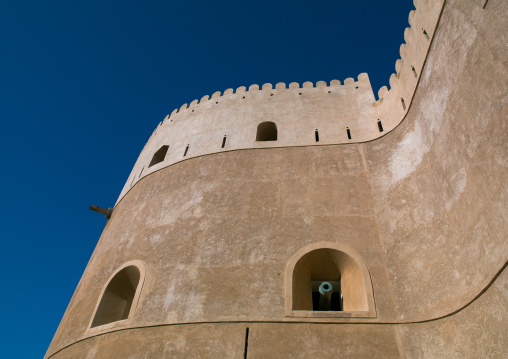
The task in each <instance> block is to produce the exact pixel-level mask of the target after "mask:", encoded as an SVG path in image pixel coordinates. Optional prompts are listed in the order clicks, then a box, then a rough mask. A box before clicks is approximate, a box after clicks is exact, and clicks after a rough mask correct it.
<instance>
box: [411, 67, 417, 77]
mask: <svg viewBox="0 0 508 359" xmlns="http://www.w3.org/2000/svg"><path fill="white" fill-rule="evenodd" d="M411 70H413V75H415V77H418V75H417V74H416V69H415V67H414V66H411Z"/></svg>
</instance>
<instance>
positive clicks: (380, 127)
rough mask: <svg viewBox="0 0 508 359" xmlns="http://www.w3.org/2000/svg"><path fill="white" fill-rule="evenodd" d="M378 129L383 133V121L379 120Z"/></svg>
mask: <svg viewBox="0 0 508 359" xmlns="http://www.w3.org/2000/svg"><path fill="white" fill-rule="evenodd" d="M377 128H378V129H379V132H383V124H382V123H381V120H377Z"/></svg>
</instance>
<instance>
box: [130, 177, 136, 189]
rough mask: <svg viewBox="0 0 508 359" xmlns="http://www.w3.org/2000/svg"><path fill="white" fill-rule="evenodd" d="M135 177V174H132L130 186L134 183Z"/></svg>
mask: <svg viewBox="0 0 508 359" xmlns="http://www.w3.org/2000/svg"><path fill="white" fill-rule="evenodd" d="M135 179H136V174H134V177H132V181H131V187H132V185H133V184H134V180H135Z"/></svg>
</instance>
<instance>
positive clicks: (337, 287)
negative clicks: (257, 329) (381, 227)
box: [286, 242, 375, 317]
mask: <svg viewBox="0 0 508 359" xmlns="http://www.w3.org/2000/svg"><path fill="white" fill-rule="evenodd" d="M286 315H290V316H303V317H312V316H319V317H323V316H335V317H341V316H344V317H345V316H348V317H351V316H360V317H370V316H375V308H374V297H373V292H372V284H371V282H370V275H369V273H368V270H367V267H366V266H365V264H363V262H362V261H361V259H360V258H359V256H358V255H357V254H356V253H354V252H353V251H352V250H351V249H350V248H347V247H346V246H344V245H341V244H337V243H327V242H323V243H315V244H312V245H309V246H307V247H306V248H303V249H302V250H300V251H299V252H298V253H297V254H295V256H293V258H292V259H291V260H290V262H289V263H288V267H287V269H286Z"/></svg>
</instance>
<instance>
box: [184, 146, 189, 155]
mask: <svg viewBox="0 0 508 359" xmlns="http://www.w3.org/2000/svg"><path fill="white" fill-rule="evenodd" d="M187 151H189V145H187V147H185V152H184V153H183V157H185V156H187Z"/></svg>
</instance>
